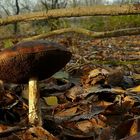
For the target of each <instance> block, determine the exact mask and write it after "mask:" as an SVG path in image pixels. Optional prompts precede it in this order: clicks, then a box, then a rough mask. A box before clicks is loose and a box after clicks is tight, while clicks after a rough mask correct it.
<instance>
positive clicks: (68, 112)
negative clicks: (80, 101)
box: [55, 106, 78, 117]
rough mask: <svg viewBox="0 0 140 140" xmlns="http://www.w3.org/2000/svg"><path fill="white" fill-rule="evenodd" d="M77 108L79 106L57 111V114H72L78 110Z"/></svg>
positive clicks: (61, 115) (65, 115)
mask: <svg viewBox="0 0 140 140" xmlns="http://www.w3.org/2000/svg"><path fill="white" fill-rule="evenodd" d="M77 109H78V106H76V107H72V108H69V109H66V110H64V111H61V112H58V113H56V114H55V116H58V117H67V116H72V115H74V114H75V113H76V112H77Z"/></svg>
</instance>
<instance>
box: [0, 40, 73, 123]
mask: <svg viewBox="0 0 140 140" xmlns="http://www.w3.org/2000/svg"><path fill="white" fill-rule="evenodd" d="M70 58H71V53H70V52H69V51H67V50H66V48H65V47H64V46H62V45H59V44H57V43H54V42H48V41H44V40H37V41H27V42H23V43H18V44H17V45H15V46H14V47H12V48H7V49H5V50H3V51H2V52H0V79H1V80H3V81H4V82H7V83H15V84H26V83H28V82H29V123H30V124H33V125H42V117H41V110H40V107H39V90H38V81H39V80H43V79H46V78H49V77H50V76H52V75H53V74H54V73H56V72H57V71H59V70H60V69H61V68H63V67H64V66H65V65H66V64H67V62H68V61H69V60H70Z"/></svg>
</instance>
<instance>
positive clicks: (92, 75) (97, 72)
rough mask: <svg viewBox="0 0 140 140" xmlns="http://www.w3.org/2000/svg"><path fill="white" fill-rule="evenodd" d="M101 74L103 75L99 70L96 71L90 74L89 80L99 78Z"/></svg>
mask: <svg viewBox="0 0 140 140" xmlns="http://www.w3.org/2000/svg"><path fill="white" fill-rule="evenodd" d="M99 74H101V71H100V70H99V69H94V70H92V71H90V72H89V75H88V78H94V77H96V76H98V75H99Z"/></svg>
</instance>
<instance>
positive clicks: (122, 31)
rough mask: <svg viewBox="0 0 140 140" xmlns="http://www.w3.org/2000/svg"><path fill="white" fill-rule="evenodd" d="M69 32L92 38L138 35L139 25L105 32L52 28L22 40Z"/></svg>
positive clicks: (139, 31)
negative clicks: (52, 29) (49, 30)
mask: <svg viewBox="0 0 140 140" xmlns="http://www.w3.org/2000/svg"><path fill="white" fill-rule="evenodd" d="M70 32H75V33H79V34H83V35H86V36H89V37H93V38H106V37H118V36H125V35H138V34H140V27H138V28H128V29H120V30H114V31H107V32H93V31H90V30H87V29H83V28H64V29H59V30H54V31H51V32H48V33H44V34H40V35H36V36H33V37H29V38H25V39H23V40H22V41H28V40H36V39H43V38H47V37H51V36H54V35H60V34H63V33H70Z"/></svg>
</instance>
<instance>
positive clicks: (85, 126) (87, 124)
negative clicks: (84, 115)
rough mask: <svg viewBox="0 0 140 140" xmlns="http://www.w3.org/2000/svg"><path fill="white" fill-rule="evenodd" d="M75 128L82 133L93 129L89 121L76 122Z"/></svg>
mask: <svg viewBox="0 0 140 140" xmlns="http://www.w3.org/2000/svg"><path fill="white" fill-rule="evenodd" d="M76 127H77V128H78V129H79V130H81V131H82V132H84V133H88V132H90V130H91V129H92V128H93V124H92V122H90V121H89V120H84V121H80V122H77V123H76Z"/></svg>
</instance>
